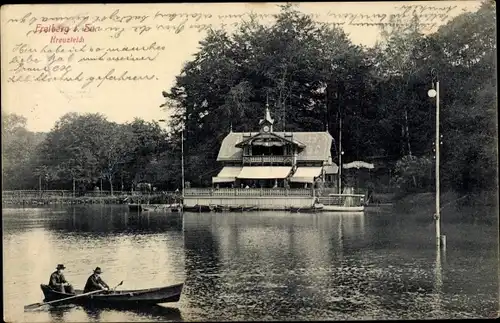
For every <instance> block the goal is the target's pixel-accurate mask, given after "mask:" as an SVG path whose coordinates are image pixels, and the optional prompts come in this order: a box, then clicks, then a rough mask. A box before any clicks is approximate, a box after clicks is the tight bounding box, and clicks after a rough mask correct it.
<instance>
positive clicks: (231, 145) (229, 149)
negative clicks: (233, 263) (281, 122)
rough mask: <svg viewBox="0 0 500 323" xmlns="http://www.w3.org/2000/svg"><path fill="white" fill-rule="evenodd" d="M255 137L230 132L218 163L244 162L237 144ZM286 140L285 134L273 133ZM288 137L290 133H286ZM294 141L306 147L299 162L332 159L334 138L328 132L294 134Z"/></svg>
mask: <svg viewBox="0 0 500 323" xmlns="http://www.w3.org/2000/svg"><path fill="white" fill-rule="evenodd" d="M244 134H245V135H246V136H249V137H253V136H254V135H256V134H257V133H243V132H230V133H229V134H228V135H227V136H226V137H225V138H224V140H223V141H222V144H221V147H220V150H219V155H218V156H217V161H226V162H227V161H237V162H240V161H242V158H243V150H242V149H241V148H238V147H236V145H237V144H239V143H241V142H242V141H243V140H246V139H247V138H246V136H245V137H244V136H243V135H244ZM273 134H276V135H278V136H280V137H283V138H285V133H284V132H273ZM286 134H287V135H288V132H287V133H286ZM291 134H292V137H291V138H293V140H296V141H297V142H300V143H301V144H303V145H304V146H305V147H304V149H302V151H301V152H299V154H298V155H297V161H299V162H300V161H302V162H304V161H327V160H329V158H331V154H330V148H331V146H332V140H333V138H332V136H331V135H330V134H329V133H328V132H324V131H321V132H292V133H291Z"/></svg>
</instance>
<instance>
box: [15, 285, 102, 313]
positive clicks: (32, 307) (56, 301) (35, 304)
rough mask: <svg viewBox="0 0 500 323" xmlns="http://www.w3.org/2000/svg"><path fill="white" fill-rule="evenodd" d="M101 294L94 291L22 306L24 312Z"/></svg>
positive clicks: (100, 291)
mask: <svg viewBox="0 0 500 323" xmlns="http://www.w3.org/2000/svg"><path fill="white" fill-rule="evenodd" d="M102 292H103V290H95V291H92V292H88V293H84V294H79V295H75V296H71V297H66V298H62V299H58V300H55V301H50V302H45V303H34V304H30V305H26V306H24V309H25V310H31V309H34V308H37V307H40V306H44V305H49V304H54V303H58V302H62V301H66V300H68V299H74V298H78V297H83V296H87V295H92V294H97V293H102Z"/></svg>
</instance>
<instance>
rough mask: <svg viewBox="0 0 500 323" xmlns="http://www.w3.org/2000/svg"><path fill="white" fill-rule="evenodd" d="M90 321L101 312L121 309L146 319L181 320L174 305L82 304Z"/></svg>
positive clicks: (98, 317) (97, 317)
mask: <svg viewBox="0 0 500 323" xmlns="http://www.w3.org/2000/svg"><path fill="white" fill-rule="evenodd" d="M82 308H83V310H84V311H85V313H86V314H87V316H88V317H89V319H90V321H100V320H101V314H103V313H106V312H113V311H121V312H129V313H133V314H135V315H136V316H140V317H144V318H147V319H161V320H162V321H182V315H181V311H180V310H179V309H178V308H176V307H165V306H162V305H148V306H138V307H137V306H135V307H133V306H121V307H116V306H113V307H103V306H99V307H96V306H90V305H89V306H83V307H82Z"/></svg>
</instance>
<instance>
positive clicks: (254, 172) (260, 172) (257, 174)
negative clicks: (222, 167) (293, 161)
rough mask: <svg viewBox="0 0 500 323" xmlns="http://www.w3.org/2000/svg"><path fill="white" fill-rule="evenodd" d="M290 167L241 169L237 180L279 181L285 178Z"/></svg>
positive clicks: (251, 167) (250, 167)
mask: <svg viewBox="0 0 500 323" xmlns="http://www.w3.org/2000/svg"><path fill="white" fill-rule="evenodd" d="M291 170H292V168H291V167H286V166H249V167H243V169H242V170H241V173H240V174H239V175H238V176H237V178H243V179H274V178H275V179H281V178H286V177H287V176H288V174H290V171H291Z"/></svg>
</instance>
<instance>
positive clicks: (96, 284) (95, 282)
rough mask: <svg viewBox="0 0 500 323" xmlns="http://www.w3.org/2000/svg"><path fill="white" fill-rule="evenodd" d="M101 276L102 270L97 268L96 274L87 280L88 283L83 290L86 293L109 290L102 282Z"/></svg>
mask: <svg viewBox="0 0 500 323" xmlns="http://www.w3.org/2000/svg"><path fill="white" fill-rule="evenodd" d="M101 274H102V271H101V268H100V267H96V269H95V270H94V273H93V274H92V275H90V277H89V279H87V283H86V284H85V288H84V289H83V292H84V293H88V292H93V291H95V290H109V286H108V284H106V283H105V282H104V281H103V280H102V278H101V276H100V275H101Z"/></svg>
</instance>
